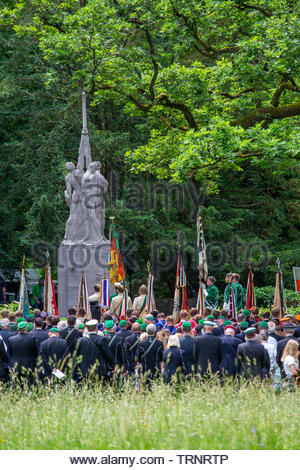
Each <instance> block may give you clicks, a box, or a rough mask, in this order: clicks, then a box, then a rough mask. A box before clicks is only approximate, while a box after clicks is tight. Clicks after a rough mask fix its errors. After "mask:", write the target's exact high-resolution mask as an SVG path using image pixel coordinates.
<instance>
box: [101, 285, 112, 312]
mask: <svg viewBox="0 0 300 470" xmlns="http://www.w3.org/2000/svg"><path fill="white" fill-rule="evenodd" d="M100 286H101V287H100V305H101V306H102V307H104V308H108V307H109V306H110V295H109V279H102V280H101V284H100Z"/></svg>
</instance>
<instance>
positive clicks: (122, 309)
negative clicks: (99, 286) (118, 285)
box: [119, 288, 128, 320]
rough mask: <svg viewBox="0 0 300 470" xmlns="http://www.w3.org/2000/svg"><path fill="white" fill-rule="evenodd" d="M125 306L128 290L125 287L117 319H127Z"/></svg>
mask: <svg viewBox="0 0 300 470" xmlns="http://www.w3.org/2000/svg"><path fill="white" fill-rule="evenodd" d="M127 306H128V291H127V289H126V288H125V289H124V292H123V299H122V305H121V310H120V318H119V320H126V319H127Z"/></svg>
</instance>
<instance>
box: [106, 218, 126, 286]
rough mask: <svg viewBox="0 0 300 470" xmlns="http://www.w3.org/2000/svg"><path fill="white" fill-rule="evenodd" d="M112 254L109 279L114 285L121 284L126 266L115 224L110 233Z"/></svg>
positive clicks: (110, 256)
mask: <svg viewBox="0 0 300 470" xmlns="http://www.w3.org/2000/svg"><path fill="white" fill-rule="evenodd" d="M109 241H110V252H109V260H108V266H109V277H110V281H111V283H112V284H115V283H116V282H120V281H122V280H123V279H124V278H125V271H124V266H123V262H122V258H121V252H120V248H119V242H118V238H117V233H116V230H115V227H114V224H111V226H110V231H109Z"/></svg>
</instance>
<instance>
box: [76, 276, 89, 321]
mask: <svg viewBox="0 0 300 470" xmlns="http://www.w3.org/2000/svg"><path fill="white" fill-rule="evenodd" d="M80 308H84V309H85V311H86V312H87V313H89V294H88V289H87V282H86V277H85V273H84V269H83V270H82V271H81V276H80V282H79V289H78V309H80Z"/></svg>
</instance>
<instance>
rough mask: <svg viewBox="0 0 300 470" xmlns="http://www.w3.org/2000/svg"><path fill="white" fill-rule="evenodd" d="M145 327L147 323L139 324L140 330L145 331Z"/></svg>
mask: <svg viewBox="0 0 300 470" xmlns="http://www.w3.org/2000/svg"><path fill="white" fill-rule="evenodd" d="M147 326H148V325H147V323H141V330H142V331H146V328H147Z"/></svg>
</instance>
